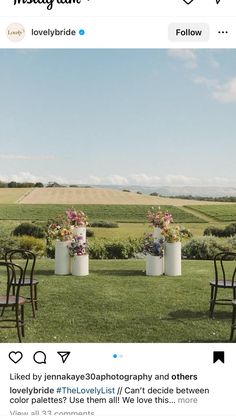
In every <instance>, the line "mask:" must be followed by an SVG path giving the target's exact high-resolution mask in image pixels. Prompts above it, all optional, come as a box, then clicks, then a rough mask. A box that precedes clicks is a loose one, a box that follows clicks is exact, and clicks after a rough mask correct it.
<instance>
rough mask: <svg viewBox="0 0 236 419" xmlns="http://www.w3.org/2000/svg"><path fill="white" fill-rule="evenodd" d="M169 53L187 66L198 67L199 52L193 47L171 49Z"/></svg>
mask: <svg viewBox="0 0 236 419" xmlns="http://www.w3.org/2000/svg"><path fill="white" fill-rule="evenodd" d="M168 55H169V56H170V57H172V58H177V59H178V60H180V61H182V62H183V63H184V66H185V67H186V68H190V69H191V68H192V69H194V68H196V67H197V53H196V51H194V50H192V49H170V50H168Z"/></svg>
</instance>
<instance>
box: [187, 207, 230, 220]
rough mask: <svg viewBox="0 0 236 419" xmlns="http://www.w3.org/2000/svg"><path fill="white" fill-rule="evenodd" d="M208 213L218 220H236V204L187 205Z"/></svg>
mask: <svg viewBox="0 0 236 419" xmlns="http://www.w3.org/2000/svg"><path fill="white" fill-rule="evenodd" d="M186 208H192V209H194V210H197V211H199V212H200V213H203V214H206V215H208V216H210V217H212V218H215V220H216V221H225V222H226V221H228V222H230V221H236V204H222V205H193V206H186Z"/></svg>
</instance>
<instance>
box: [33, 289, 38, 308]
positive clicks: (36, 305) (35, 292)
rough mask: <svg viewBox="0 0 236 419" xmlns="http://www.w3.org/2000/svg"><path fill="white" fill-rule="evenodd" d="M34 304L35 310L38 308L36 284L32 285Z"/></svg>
mask: <svg viewBox="0 0 236 419" xmlns="http://www.w3.org/2000/svg"><path fill="white" fill-rule="evenodd" d="M34 304H35V310H38V293H37V284H36V285H34Z"/></svg>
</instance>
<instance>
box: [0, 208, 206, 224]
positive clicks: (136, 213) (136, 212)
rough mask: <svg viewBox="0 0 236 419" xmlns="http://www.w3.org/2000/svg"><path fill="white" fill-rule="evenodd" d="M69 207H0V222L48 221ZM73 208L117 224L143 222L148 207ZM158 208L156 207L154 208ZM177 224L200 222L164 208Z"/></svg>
mask: <svg viewBox="0 0 236 419" xmlns="http://www.w3.org/2000/svg"><path fill="white" fill-rule="evenodd" d="M68 207H69V205H46V204H45V205H36V204H35V205H30V204H29V205H22V204H12V205H0V220H32V221H35V220H42V221H43V220H44V221H46V220H48V219H49V218H53V217H55V216H57V215H58V214H61V213H64V212H65V210H66V209H68ZM74 208H77V209H79V210H82V211H84V212H85V213H86V214H87V215H88V218H89V221H94V220H110V221H117V222H134V223H136V222H137V223H139V222H141V223H142V222H145V220H146V216H147V212H148V210H150V209H151V206H149V205H79V206H78V205H74ZM156 208H158V207H156ZM161 208H162V209H163V210H166V211H167V210H168V211H169V212H170V213H171V214H172V215H173V217H174V220H175V222H177V223H182V222H185V223H197V222H202V220H201V219H199V218H197V217H196V216H195V215H193V214H191V213H186V212H185V211H183V210H182V209H181V208H179V207H174V206H165V207H161Z"/></svg>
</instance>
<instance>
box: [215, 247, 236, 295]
mask: <svg viewBox="0 0 236 419" xmlns="http://www.w3.org/2000/svg"><path fill="white" fill-rule="evenodd" d="M235 262H236V253H235V252H221V253H218V254H217V255H216V256H215V257H214V268H215V280H216V284H218V282H219V281H223V284H224V287H226V283H228V282H229V281H230V282H231V286H232V287H233V285H235V284H236V263H235Z"/></svg>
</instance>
